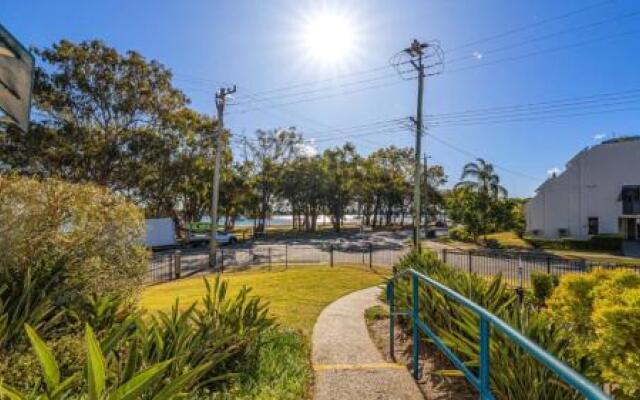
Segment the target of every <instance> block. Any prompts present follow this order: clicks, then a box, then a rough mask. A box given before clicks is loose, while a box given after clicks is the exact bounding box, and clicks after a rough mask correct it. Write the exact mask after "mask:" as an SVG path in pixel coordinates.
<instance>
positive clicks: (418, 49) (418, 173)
mask: <svg viewBox="0 0 640 400" xmlns="http://www.w3.org/2000/svg"><path fill="white" fill-rule="evenodd" d="M427 47H428V44H427V43H420V42H418V41H417V40H416V39H414V40H413V42H412V43H411V46H410V47H408V48H406V49H405V50H404V51H405V52H406V53H407V54H409V56H410V57H411V60H410V62H411V65H413V68H415V69H416V71H418V107H417V110H416V120H415V123H416V148H415V157H414V163H415V166H414V167H415V171H414V177H413V180H414V188H413V247H414V248H415V249H417V250H420V220H421V218H420V217H421V215H422V212H421V211H422V208H421V207H420V194H421V193H420V183H421V180H422V166H421V165H420V153H421V152H422V97H423V96H422V95H423V92H424V77H425V74H424V64H423V62H422V57H423V55H424V50H425V49H426V48H427ZM416 58H417V60H416Z"/></svg>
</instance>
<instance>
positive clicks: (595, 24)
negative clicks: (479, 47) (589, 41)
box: [447, 11, 640, 65]
mask: <svg viewBox="0 0 640 400" xmlns="http://www.w3.org/2000/svg"><path fill="white" fill-rule="evenodd" d="M638 15H640V11H632V12H629V13H626V14H623V15H619V16H616V17H612V18H607V19H604V20H600V21H598V22H593V23H589V24H585V25H580V26H577V27H573V28H568V29H563V30H560V31H557V32H554V33H550V34H546V35H542V36H537V37H533V38H530V39H527V40H524V41H520V42H516V43H513V44H509V45H506V46H501V47H497V48H493V49H489V50H484V51H481V52H480V53H481V54H482V56H486V55H487V54H493V53H499V52H503V51H507V50H511V49H513V48H517V47H522V46H525V45H527V44H531V43H535V42H539V41H542V40H546V39H552V38H555V37H558V36H561V35H565V34H567V33H573V32H579V31H583V30H589V29H592V28H596V27H598V26H602V25H605V24H608V23H610V22H616V21H620V20H623V19H628V18H634V17H637V16H638ZM471 59H477V56H476V55H472V54H470V55H466V56H460V57H457V58H454V59H451V60H448V61H447V65H451V64H455V63H457V62H460V61H467V60H471Z"/></svg>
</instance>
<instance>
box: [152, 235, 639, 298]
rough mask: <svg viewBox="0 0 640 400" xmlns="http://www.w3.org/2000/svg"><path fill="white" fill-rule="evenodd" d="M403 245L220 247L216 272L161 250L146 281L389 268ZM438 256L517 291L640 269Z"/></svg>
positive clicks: (194, 254)
mask: <svg viewBox="0 0 640 400" xmlns="http://www.w3.org/2000/svg"><path fill="white" fill-rule="evenodd" d="M409 251H410V249H409V248H407V247H402V246H388V245H375V244H371V243H364V244H357V245H260V246H254V247H251V248H230V247H221V248H219V249H218V250H217V252H216V268H215V269H212V268H210V267H209V254H208V252H207V251H206V249H200V250H197V249H196V250H183V251H180V250H178V251H175V252H163V253H156V254H154V255H153V257H152V259H151V263H150V268H149V272H148V274H147V277H146V282H147V283H158V282H166V281H170V280H173V279H180V278H183V277H186V276H190V275H193V274H197V273H200V272H208V271H217V272H224V271H228V270H236V271H237V270H243V269H248V268H252V267H261V268H267V269H270V268H276V267H277V268H288V267H290V266H305V265H327V266H338V265H363V266H366V267H370V268H372V267H374V266H385V267H390V266H393V265H394V264H396V263H397V262H398V260H399V259H400V258H401V257H402V256H403V255H405V254H406V253H407V252H409ZM437 255H438V258H439V259H440V260H442V261H444V262H445V263H447V264H449V265H450V266H452V267H454V268H458V269H461V270H463V271H465V272H469V273H474V274H477V275H481V276H495V275H498V274H501V275H502V276H503V278H504V279H505V281H506V282H507V283H508V284H509V285H511V286H513V287H519V288H528V287H531V274H532V273H534V272H545V273H548V274H553V275H558V276H561V275H564V274H566V273H570V272H578V273H580V272H589V271H591V270H592V269H593V268H594V267H601V268H626V269H630V270H633V271H635V272H637V273H639V274H640V265H637V266H634V265H623V264H607V263H599V262H591V261H588V260H584V259H567V258H562V257H558V256H554V255H547V254H538V253H531V252H509V251H495V250H481V251H479V250H472V251H466V250H458V249H456V250H451V249H443V250H440V251H438V252H437Z"/></svg>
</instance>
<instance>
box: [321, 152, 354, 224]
mask: <svg viewBox="0 0 640 400" xmlns="http://www.w3.org/2000/svg"><path fill="white" fill-rule="evenodd" d="M358 160H359V156H358V153H357V152H356V148H355V146H354V145H353V144H351V143H346V144H345V145H343V146H342V147H336V148H333V149H327V150H325V151H324V153H323V154H322V163H323V169H324V172H325V177H326V182H325V185H324V202H325V205H326V208H327V211H328V213H329V214H330V215H331V223H332V224H333V228H334V230H335V231H336V232H339V231H340V229H341V227H342V223H343V219H344V214H345V209H346V208H347V206H348V205H349V204H351V202H352V201H353V198H354V193H355V192H354V185H355V177H356V168H355V167H356V165H357V163H358Z"/></svg>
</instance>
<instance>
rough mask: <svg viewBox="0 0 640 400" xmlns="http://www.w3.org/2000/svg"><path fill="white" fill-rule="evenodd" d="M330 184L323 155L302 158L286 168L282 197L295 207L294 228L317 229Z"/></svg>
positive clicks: (293, 214) (283, 176)
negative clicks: (326, 188)
mask: <svg viewBox="0 0 640 400" xmlns="http://www.w3.org/2000/svg"><path fill="white" fill-rule="evenodd" d="M326 181H327V173H326V170H325V169H323V164H322V159H321V158H320V157H319V156H308V155H301V156H299V157H297V158H296V159H295V160H293V161H292V162H290V163H289V164H288V165H287V166H286V167H285V168H283V173H282V180H281V183H280V191H279V195H280V196H281V197H282V198H283V199H285V200H286V201H287V203H288V204H289V206H290V208H291V214H292V216H293V224H294V228H298V229H300V230H302V229H304V230H307V231H314V230H315V229H316V223H317V219H318V215H319V214H320V213H321V212H322V208H323V199H324V197H323V196H324V193H325V185H326Z"/></svg>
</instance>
